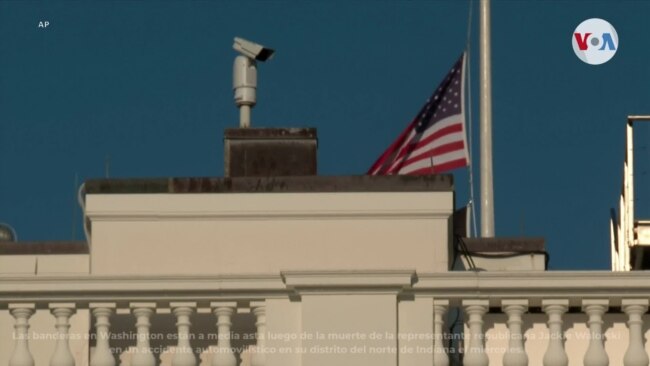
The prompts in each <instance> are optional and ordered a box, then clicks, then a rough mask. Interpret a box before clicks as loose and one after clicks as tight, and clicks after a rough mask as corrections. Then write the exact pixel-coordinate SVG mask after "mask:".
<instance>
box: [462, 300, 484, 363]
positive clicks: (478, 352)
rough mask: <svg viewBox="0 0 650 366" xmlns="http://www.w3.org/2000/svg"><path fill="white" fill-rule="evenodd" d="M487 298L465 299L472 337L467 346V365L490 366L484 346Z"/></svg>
mask: <svg viewBox="0 0 650 366" xmlns="http://www.w3.org/2000/svg"><path fill="white" fill-rule="evenodd" d="M488 305H489V302H488V301H487V300H463V306H464V307H465V312H466V313H467V315H469V320H468V321H467V323H468V324H469V331H470V339H469V347H466V348H465V358H464V362H463V364H464V365H465V366H488V364H489V359H488V356H487V355H486V354H485V349H484V348H483V343H484V338H485V336H484V334H483V315H485V313H487V311H488Z"/></svg>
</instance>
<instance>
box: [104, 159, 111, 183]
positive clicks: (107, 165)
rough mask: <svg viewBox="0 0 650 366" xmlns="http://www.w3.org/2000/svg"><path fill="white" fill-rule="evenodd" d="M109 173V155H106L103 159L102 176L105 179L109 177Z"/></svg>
mask: <svg viewBox="0 0 650 366" xmlns="http://www.w3.org/2000/svg"><path fill="white" fill-rule="evenodd" d="M110 173H111V156H110V155H109V154H106V158H105V159H104V175H105V176H106V179H108V178H109V177H110V175H111V174H110Z"/></svg>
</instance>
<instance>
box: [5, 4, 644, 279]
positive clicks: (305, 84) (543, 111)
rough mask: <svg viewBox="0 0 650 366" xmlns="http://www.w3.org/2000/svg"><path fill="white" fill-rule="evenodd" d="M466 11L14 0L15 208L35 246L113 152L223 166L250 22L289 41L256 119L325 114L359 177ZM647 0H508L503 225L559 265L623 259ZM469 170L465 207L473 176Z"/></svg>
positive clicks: (497, 22)
mask: <svg viewBox="0 0 650 366" xmlns="http://www.w3.org/2000/svg"><path fill="white" fill-rule="evenodd" d="M474 5H475V11H474V32H473V37H472V38H473V42H472V43H473V47H472V53H473V55H472V60H471V63H472V70H471V72H472V77H473V80H472V84H473V85H472V89H473V96H472V97H473V99H474V102H475V103H474V108H473V110H474V117H475V118H474V121H472V123H474V124H475V128H474V131H475V132H477V131H478V128H477V127H476V122H477V121H478V104H477V103H476V102H477V100H478V98H477V97H478V88H477V86H478V84H477V81H478V68H477V67H478V58H477V55H478V47H477V39H478V33H477V29H478V16H477V15H478V7H477V5H478V4H477V3H475V4H474ZM468 6H469V3H468V2H467V1H410V2H403V1H399V2H398V1H327V2H326V1H303V2H280V1H213V2H212V1H204V2H180V1H178V2H175V1H167V2H153V1H135V2H127V1H103V2H64V1H49V2H45V1H43V2H18V1H1V2H0V50H1V53H0V172H1V173H0V221H4V222H8V223H10V224H11V225H13V226H14V227H15V228H16V229H17V231H18V235H19V237H20V239H21V240H54V239H70V238H71V237H72V232H71V228H72V224H71V220H72V215H73V214H72V212H73V207H76V203H74V189H73V185H74V177H75V174H78V176H79V181H83V180H84V179H87V178H93V177H102V176H103V175H104V165H105V158H106V156H110V172H111V176H112V177H161V176H221V175H223V161H222V159H223V143H222V132H223V129H224V128H226V127H234V126H236V125H237V121H238V114H237V109H236V108H235V106H234V103H233V100H232V90H231V83H232V81H231V77H232V76H231V73H232V61H233V58H234V56H235V52H234V51H233V50H232V48H231V45H232V38H233V37H234V36H242V37H245V38H249V39H252V40H256V41H259V42H260V43H263V44H265V45H268V46H271V47H273V48H275V49H276V50H277V54H276V57H275V58H274V59H273V60H272V61H271V62H268V63H266V64H262V65H260V67H259V73H260V75H259V90H258V103H259V104H258V106H257V107H256V108H255V109H254V110H253V125H255V126H312V127H317V128H318V132H319V138H320V140H319V172H320V174H325V175H348V174H362V173H364V172H365V171H366V170H367V169H368V167H369V166H370V165H371V164H372V162H373V161H374V160H375V159H376V158H377V157H378V156H379V154H380V153H381V152H382V151H383V150H384V149H385V148H386V147H387V145H388V144H389V143H390V142H391V141H392V140H393V139H394V138H395V137H396V136H397V134H398V133H399V132H400V131H401V130H402V129H403V128H404V127H405V126H406V124H407V123H408V122H410V120H411V119H412V118H413V117H414V115H415V114H416V113H417V111H418V110H419V108H420V107H421V106H422V104H423V103H424V101H425V99H426V98H427V97H428V96H429V95H430V94H431V92H432V91H433V89H434V88H435V87H436V86H437V84H438V82H439V81H440V79H441V78H442V77H443V76H444V75H445V73H446V72H447V71H448V69H449V67H450V65H451V64H452V63H453V62H454V61H455V59H456V57H457V56H458V55H459V53H460V52H461V51H462V50H463V49H464V47H465V39H466V28H467V14H468ZM648 14H650V2H645V1H613V0H612V1H597V2H590V1H498V0H494V1H493V7H492V22H493V29H492V40H493V66H494V69H493V82H494V87H493V90H494V114H493V116H494V149H495V150H494V159H495V160H494V169H495V199H496V202H495V206H496V231H497V234H498V235H499V236H519V235H522V234H524V235H527V236H544V237H545V238H546V240H547V248H548V251H549V252H550V254H551V263H550V264H551V268H553V269H605V268H608V267H609V224H608V217H609V209H610V207H613V206H615V205H616V204H617V202H618V194H619V192H620V186H621V170H622V162H623V150H624V136H625V132H624V127H625V117H626V115H628V114H638V113H650V99H648V95H650V93H649V92H650V90H649V89H650V67H648V56H650V47H649V41H648V36H649V35H650V34H649V33H650V26H648V25H647V16H648ZM592 17H600V18H604V19H606V20H608V21H609V22H610V23H612V24H613V25H614V26H615V27H616V29H617V31H618V35H619V39H620V48H619V51H618V53H617V54H616V56H615V57H614V58H613V59H612V60H611V61H610V62H608V63H607V64H605V65H601V66H589V65H586V64H584V63H582V62H581V61H579V60H578V58H576V56H575V55H574V54H573V51H572V48H571V36H572V32H573V30H574V28H575V27H576V26H577V25H578V24H579V23H580V22H582V21H583V20H585V19H587V18H592ZM46 20H47V21H49V22H50V26H49V27H48V28H46V29H39V28H38V22H39V21H46ZM649 131H650V130H649ZM645 136H646V137H648V136H650V135H649V134H648V133H647V132H646V134H645ZM647 140H648V139H647V138H646V139H645V140H643V141H641V142H640V143H639V145H638V146H639V149H640V150H639V151H640V152H639V154H640V155H639V156H643V154H645V156H647V157H648V159H647V160H648V162H649V163H648V164H646V166H645V168H643V167H642V169H641V171H644V170H643V169H645V171H647V170H648V169H646V168H647V167H650V149H647V148H644V146H645V144H646V143H645V141H647ZM474 142H475V146H474V147H475V149H476V148H477V142H478V135H475V136H474ZM644 149H645V150H644ZM637 159H641V158H640V157H639V158H637ZM477 161H478V160H477ZM477 165H478V164H477ZM475 174H476V177H477V180H478V166H476V167H475ZM454 175H455V179H456V188H457V196H456V197H457V204H459V205H462V204H464V203H465V202H466V201H467V197H468V194H467V191H468V188H467V187H468V185H467V183H466V182H467V172H466V171H465V170H458V171H457V172H455V173H454ZM640 175H641V176H643V175H645V174H643V173H641V174H640ZM641 178H642V177H641ZM637 184H639V183H638V182H637ZM477 191H478V187H477ZM639 195H640V201H639V202H638V203H637V204H638V205H639V206H640V210H645V211H643V212H646V213H647V214H650V210H648V209H644V207H649V206H650V201H648V200H645V198H644V197H646V196H644V195H643V193H642V192H639ZM647 197H648V198H649V199H650V195H647ZM643 200H645V205H644V202H643ZM646 217H650V215H646ZM77 220H80V219H79V215H78V214H77ZM79 226H80V225H77V229H79ZM76 237H77V239H79V238H80V237H81V234H80V232H78V233H76Z"/></svg>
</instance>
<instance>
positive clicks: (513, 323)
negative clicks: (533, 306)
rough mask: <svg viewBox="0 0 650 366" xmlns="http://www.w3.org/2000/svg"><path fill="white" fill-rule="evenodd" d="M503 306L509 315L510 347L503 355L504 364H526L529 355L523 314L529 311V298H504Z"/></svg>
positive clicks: (509, 365)
mask: <svg viewBox="0 0 650 366" xmlns="http://www.w3.org/2000/svg"><path fill="white" fill-rule="evenodd" d="M501 308H502V309H503V312H504V313H506V315H508V349H507V350H506V353H505V355H503V365H504V366H526V365H528V355H527V354H526V349H525V348H524V335H523V332H522V324H523V320H522V315H523V314H524V313H525V312H526V311H528V300H503V301H501Z"/></svg>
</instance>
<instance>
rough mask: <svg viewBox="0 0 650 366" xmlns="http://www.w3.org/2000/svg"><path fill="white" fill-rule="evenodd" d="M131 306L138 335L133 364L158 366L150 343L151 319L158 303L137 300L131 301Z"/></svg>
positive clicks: (135, 365) (132, 358) (132, 359)
mask: <svg viewBox="0 0 650 366" xmlns="http://www.w3.org/2000/svg"><path fill="white" fill-rule="evenodd" d="M130 307H131V311H132V312H133V315H134V316H135V318H136V322H135V327H136V329H137V337H138V339H137V342H136V346H135V347H136V349H135V352H134V354H133V356H132V357H131V366H156V358H155V357H154V355H153V352H151V346H150V345H149V338H150V335H149V329H150V328H151V322H150V319H151V316H152V315H153V313H154V310H155V309H156V303H153V302H152V303H142V302H136V303H131V304H130Z"/></svg>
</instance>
